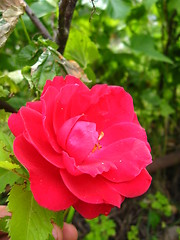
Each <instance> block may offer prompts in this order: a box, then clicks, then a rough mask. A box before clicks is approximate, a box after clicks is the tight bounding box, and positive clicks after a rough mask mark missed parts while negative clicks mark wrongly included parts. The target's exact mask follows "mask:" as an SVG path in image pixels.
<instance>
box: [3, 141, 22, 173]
mask: <svg viewBox="0 0 180 240" xmlns="http://www.w3.org/2000/svg"><path fill="white" fill-rule="evenodd" d="M10 154H11V152H9V150H8V149H6V145H5V144H4V143H3V142H2V141H0V167H1V168H4V169H7V170H12V169H15V168H20V166H19V165H17V164H15V163H12V162H11V159H10Z"/></svg>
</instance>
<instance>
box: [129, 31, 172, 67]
mask: <svg viewBox="0 0 180 240" xmlns="http://www.w3.org/2000/svg"><path fill="white" fill-rule="evenodd" d="M130 47H131V49H132V50H134V51H136V52H139V53H143V54H144V55H145V56H148V57H149V58H152V59H155V60H157V61H162V62H167V63H171V64H172V63H173V62H172V60H171V59H169V58H168V57H166V56H164V55H163V54H162V53H160V52H158V51H157V50H156V49H155V48H154V40H153V38H152V37H151V36H150V35H144V34H139V35H136V34H134V35H133V36H132V38H131V45H130Z"/></svg>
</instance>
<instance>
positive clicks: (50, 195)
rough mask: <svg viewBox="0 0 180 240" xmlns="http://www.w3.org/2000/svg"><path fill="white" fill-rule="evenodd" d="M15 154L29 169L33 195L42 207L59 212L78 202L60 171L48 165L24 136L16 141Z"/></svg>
mask: <svg viewBox="0 0 180 240" xmlns="http://www.w3.org/2000/svg"><path fill="white" fill-rule="evenodd" d="M14 153H15V155H16V157H17V158H18V160H19V161H20V162H21V163H22V164H23V165H24V166H25V167H26V168H27V169H28V171H29V173H30V183H31V190H32V193H33V195H34V198H35V200H36V201H37V202H38V203H39V204H40V205H41V206H43V207H45V208H48V209H50V210H53V211H59V210H63V209H66V208H68V207H70V206H71V205H72V204H74V203H75V202H76V197H75V196H74V195H73V194H72V193H70V192H69V190H68V189H67V188H66V186H65V185H64V183H63V181H62V179H61V176H60V174H59V169H58V168H56V167H54V166H53V165H52V164H50V163H48V162H47V161H46V160H45V159H44V158H43V157H42V156H41V155H40V154H39V153H38V152H37V151H36V150H35V148H34V147H33V146H32V145H31V144H29V143H28V142H27V141H26V140H25V138H24V137H23V135H21V136H18V137H17V138H16V139H15V141H14Z"/></svg>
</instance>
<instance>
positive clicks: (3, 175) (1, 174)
mask: <svg viewBox="0 0 180 240" xmlns="http://www.w3.org/2000/svg"><path fill="white" fill-rule="evenodd" d="M18 178H19V176H18V175H16V174H15V173H13V172H10V171H8V170H6V169H3V168H0V183H1V184H0V193H1V192H4V190H5V187H6V185H7V184H9V185H12V184H13V183H15V182H16V181H17V180H18Z"/></svg>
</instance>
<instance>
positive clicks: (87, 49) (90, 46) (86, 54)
mask: <svg viewBox="0 0 180 240" xmlns="http://www.w3.org/2000/svg"><path fill="white" fill-rule="evenodd" d="M64 56H65V57H66V58H67V59H69V60H71V59H72V60H74V61H76V62H78V63H79V64H80V66H82V67H83V68H86V67H87V65H88V64H91V63H93V62H95V61H96V60H97V59H98V58H99V53H98V49H97V47H96V45H95V43H94V42H92V41H91V40H90V39H89V37H88V36H87V35H85V34H83V33H82V32H79V31H77V30H74V29H73V30H71V32H70V35H69V38H68V42H67V45H66V48H65V53H64Z"/></svg>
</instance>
